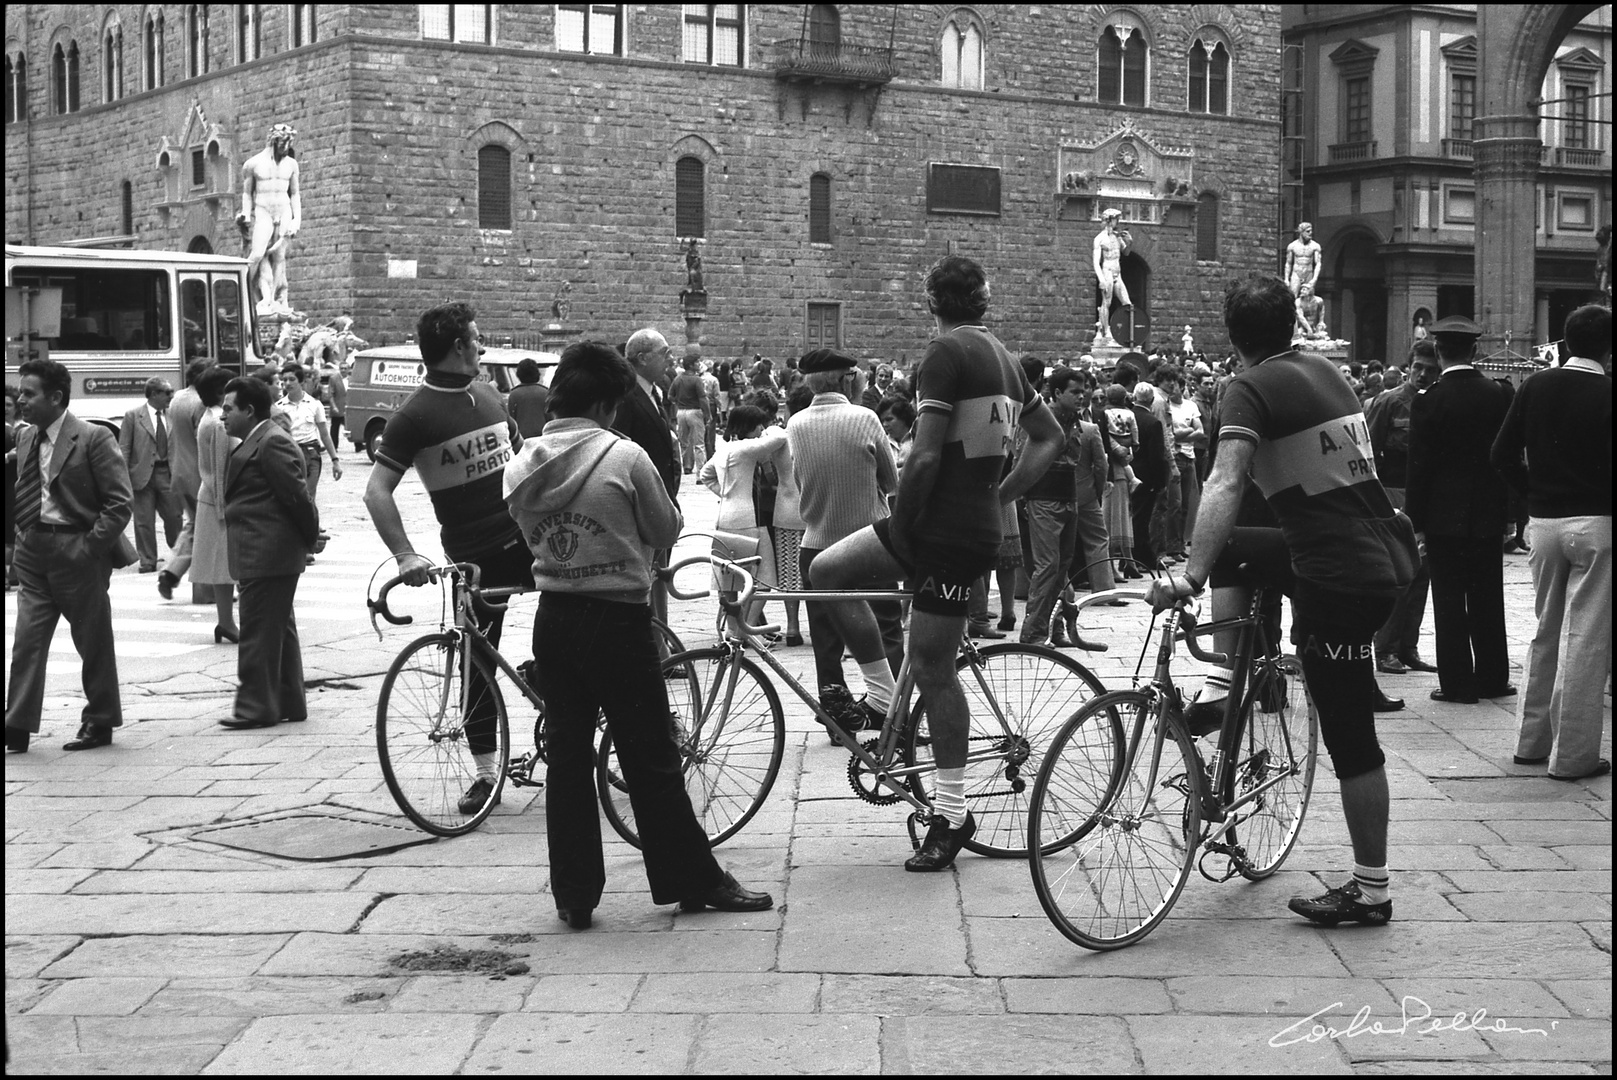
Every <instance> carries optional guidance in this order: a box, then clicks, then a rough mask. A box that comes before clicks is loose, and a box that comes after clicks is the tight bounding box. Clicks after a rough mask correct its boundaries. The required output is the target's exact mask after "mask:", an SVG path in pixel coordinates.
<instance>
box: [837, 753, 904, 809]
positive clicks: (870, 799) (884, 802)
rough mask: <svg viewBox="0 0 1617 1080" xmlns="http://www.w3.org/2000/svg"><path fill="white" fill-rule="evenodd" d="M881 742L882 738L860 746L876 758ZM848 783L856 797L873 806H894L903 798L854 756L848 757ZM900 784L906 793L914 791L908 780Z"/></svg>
mask: <svg viewBox="0 0 1617 1080" xmlns="http://www.w3.org/2000/svg"><path fill="white" fill-rule="evenodd" d="M880 742H881V740H880V738H874V739H866V740H865V741H864V742H862V743H860V744H859V746H860V748H861V749H862V750H864V752H865V753H867V754H869V755H870V756H871V757H876V748H877V746H878V744H879V743H880ZM848 783H849V785H850V786H852V788H853V793H854V794H855V795H857V796H859V797H860V798H861V799H863V800H865V802H867V803H870V804H871V805H872V806H892V805H893V804H894V803H896V802H898V801H899V800H900V798H901V796H900V795H899V794H898V793H897V792H896V791H894V790H893V789H892V788H890V787H888V786H887V785H886V784H883V783H881V782H880V781H878V780H877V779H876V777H875V775H874V774H873V773H871V772H870V770H869V769H867V768H866V767H865V763H864V762H863V761H861V760H860V759H859V758H857V757H855V756H853V755H852V754H850V755H848ZM899 783H901V784H902V785H903V787H904V790H905V791H912V790H913V789H911V787H910V784H909V781H908V780H902V781H899Z"/></svg>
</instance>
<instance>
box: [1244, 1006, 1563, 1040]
mask: <svg viewBox="0 0 1617 1080" xmlns="http://www.w3.org/2000/svg"><path fill="white" fill-rule="evenodd" d="M1341 1007H1342V1003H1341V1002H1340V1001H1337V1002H1332V1003H1331V1004H1329V1005H1327V1006H1325V1007H1324V1008H1323V1009H1319V1010H1317V1011H1315V1012H1312V1013H1310V1014H1309V1015H1307V1016H1305V1017H1303V1018H1302V1019H1301V1020H1299V1021H1297V1022H1296V1023H1295V1024H1292V1025H1291V1026H1290V1027H1287V1028H1284V1029H1282V1030H1280V1031H1278V1032H1276V1033H1275V1034H1274V1035H1273V1036H1272V1037H1270V1039H1269V1045H1270V1046H1273V1047H1277V1048H1278V1047H1282V1046H1291V1045H1292V1044H1294V1043H1315V1042H1319V1041H1320V1040H1322V1039H1353V1038H1357V1037H1358V1036H1360V1035H1436V1034H1438V1033H1440V1032H1444V1031H1482V1032H1488V1033H1490V1034H1496V1035H1542V1036H1544V1037H1545V1038H1549V1034H1550V1033H1549V1032H1548V1031H1545V1030H1544V1029H1543V1028H1520V1027H1516V1026H1515V1025H1513V1024H1507V1023H1506V1022H1505V1021H1504V1020H1501V1019H1498V1018H1497V1017H1496V1018H1494V1019H1491V1020H1490V1019H1489V1018H1488V1010H1487V1009H1478V1010H1477V1011H1476V1012H1474V1013H1465V1012H1457V1013H1455V1014H1454V1015H1453V1016H1433V1015H1432V1007H1431V1006H1430V1005H1428V1004H1426V1002H1424V1001H1422V1000H1421V999H1420V998H1418V997H1415V996H1414V995H1412V994H1406V995H1404V998H1403V1001H1402V1002H1400V1007H1399V1011H1400V1014H1401V1015H1400V1016H1399V1019H1398V1020H1397V1021H1395V1022H1391V1023H1383V1022H1382V1021H1380V1020H1371V1019H1370V1006H1368V1005H1366V1006H1364V1008H1362V1009H1360V1010H1359V1011H1358V1012H1356V1013H1354V1014H1353V1019H1352V1020H1350V1021H1348V1025H1347V1027H1345V1028H1339V1027H1334V1026H1332V1025H1331V1024H1328V1023H1324V1022H1321V1021H1320V1019H1319V1018H1320V1017H1321V1016H1323V1015H1325V1014H1326V1013H1329V1012H1335V1011H1336V1010H1337V1009H1340V1008H1341ZM1555 1026H1556V1022H1555V1021H1553V1020H1552V1021H1551V1022H1550V1027H1552V1028H1553V1027H1555Z"/></svg>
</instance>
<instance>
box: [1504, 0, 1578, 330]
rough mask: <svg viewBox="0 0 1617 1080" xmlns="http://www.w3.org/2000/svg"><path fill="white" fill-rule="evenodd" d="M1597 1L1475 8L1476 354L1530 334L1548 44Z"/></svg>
mask: <svg viewBox="0 0 1617 1080" xmlns="http://www.w3.org/2000/svg"><path fill="white" fill-rule="evenodd" d="M1599 6H1600V5H1598V4H1479V5H1477V76H1478V78H1477V114H1478V115H1477V118H1476V122H1475V127H1474V129H1473V130H1474V132H1475V134H1474V136H1473V139H1474V142H1473V147H1474V155H1475V162H1476V182H1477V224H1476V282H1477V284H1476V298H1477V313H1476V317H1477V321H1478V322H1480V323H1481V324H1482V328H1483V331H1484V337H1483V339H1482V349H1483V351H1485V352H1486V351H1490V350H1492V349H1495V348H1498V347H1499V346H1500V345H1501V344H1502V343H1503V341H1504V337H1505V334H1506V333H1507V332H1508V333H1509V334H1510V336H1511V340H1512V341H1513V342H1514V343H1516V347H1517V349H1518V351H1524V350H1525V348H1526V347H1527V346H1528V345H1529V344H1531V342H1532V339H1533V314H1534V281H1535V275H1536V267H1535V255H1536V252H1537V239H1538V231H1537V227H1536V211H1537V207H1536V205H1535V204H1536V200H1537V197H1538V193H1537V184H1538V166H1539V158H1540V154H1541V152H1542V143H1541V142H1540V141H1539V135H1538V132H1539V114H1538V108H1537V105H1536V99H1537V98H1538V95H1539V89H1540V87H1541V86H1542V85H1543V82H1544V75H1545V73H1546V72H1547V71H1549V67H1550V62H1551V61H1552V60H1553V59H1554V58H1555V50H1556V48H1557V47H1558V46H1559V45H1560V43H1561V41H1562V39H1564V38H1565V37H1566V35H1567V34H1568V32H1570V31H1571V30H1572V28H1573V27H1574V26H1576V25H1577V24H1578V22H1579V21H1580V20H1582V19H1583V18H1584V17H1585V16H1587V15H1588V14H1589V13H1590V12H1592V11H1594V10H1596V9H1597V8H1598V7H1599Z"/></svg>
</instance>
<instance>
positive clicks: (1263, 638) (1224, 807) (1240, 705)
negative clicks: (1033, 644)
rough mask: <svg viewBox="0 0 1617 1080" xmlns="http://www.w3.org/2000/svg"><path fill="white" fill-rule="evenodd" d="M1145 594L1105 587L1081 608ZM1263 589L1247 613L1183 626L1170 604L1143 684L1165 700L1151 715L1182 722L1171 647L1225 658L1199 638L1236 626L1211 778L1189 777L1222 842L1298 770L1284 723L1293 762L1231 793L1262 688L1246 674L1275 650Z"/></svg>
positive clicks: (1139, 734) (1135, 739) (1156, 749)
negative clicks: (1179, 644) (1251, 807)
mask: <svg viewBox="0 0 1617 1080" xmlns="http://www.w3.org/2000/svg"><path fill="white" fill-rule="evenodd" d="M1119 597H1122V598H1130V597H1133V598H1140V599H1143V598H1144V594H1143V593H1141V592H1139V591H1137V590H1120V589H1113V590H1109V591H1107V592H1104V593H1096V594H1093V595H1092V596H1089V597H1086V598H1085V599H1084V600H1083V601H1081V602H1080V603H1079V608H1080V609H1082V608H1083V607H1086V606H1088V605H1090V604H1093V603H1101V602H1103V601H1105V600H1109V599H1115V598H1119ZM1263 599H1264V590H1263V589H1262V588H1258V589H1254V590H1253V593H1252V601H1251V604H1250V605H1249V607H1248V610H1247V613H1246V614H1244V615H1238V616H1235V617H1233V618H1228V619H1220V620H1217V621H1216V622H1211V623H1206V624H1202V625H1194V624H1193V625H1190V626H1182V624H1183V623H1184V621H1185V619H1184V616H1185V615H1186V612H1185V611H1184V610H1183V608H1181V607H1174V608H1172V609H1170V610H1169V611H1168V612H1167V614H1166V615H1165V617H1164V619H1163V625H1162V630H1161V634H1160V637H1159V639H1158V646H1157V660H1156V669H1155V671H1154V672H1153V674H1152V677H1151V678H1150V679H1149V680H1148V681H1147V682H1146V683H1145V685H1144V686H1143V687H1142V689H1143V690H1144V691H1145V692H1146V693H1147V694H1149V695H1152V696H1153V697H1154V699H1155V700H1157V701H1160V702H1162V703H1163V704H1164V705H1165V708H1163V709H1161V711H1160V713H1159V711H1158V710H1157V709H1155V708H1153V709H1152V710H1151V711H1152V714H1153V715H1161V716H1162V718H1163V721H1164V722H1167V723H1173V722H1178V723H1180V724H1183V723H1184V721H1183V713H1182V706H1181V703H1180V695H1179V692H1178V689H1177V688H1176V687H1175V686H1174V682H1173V652H1174V643H1175V642H1176V641H1179V640H1183V641H1184V642H1185V645H1186V649H1187V651H1189V652H1190V654H1191V655H1192V656H1194V657H1195V658H1196V659H1198V660H1202V661H1204V662H1208V663H1215V664H1221V663H1224V662H1227V660H1228V658H1227V657H1225V656H1224V655H1222V654H1219V653H1210V652H1205V651H1203V650H1201V649H1200V648H1198V647H1197V646H1196V644H1195V639H1196V638H1197V637H1201V636H1204V635H1209V634H1218V633H1222V632H1225V631H1229V630H1235V631H1238V633H1239V636H1238V637H1237V639H1236V640H1237V643H1236V648H1235V666H1234V670H1233V672H1232V673H1231V679H1230V692H1229V697H1228V699H1227V701H1226V703H1225V706H1224V723H1223V726H1222V727H1221V729H1220V732H1219V738H1218V745H1217V747H1216V748H1215V749H1214V751H1213V758H1212V763H1211V766H1210V767H1209V768H1208V770H1207V774H1208V779H1210V781H1211V782H1210V783H1209V782H1207V781H1206V780H1204V778H1202V777H1190V778H1188V779H1189V782H1190V783H1191V784H1192V785H1194V794H1195V796H1196V798H1197V799H1198V801H1199V802H1200V804H1201V814H1202V820H1203V821H1206V822H1208V823H1210V824H1215V825H1216V826H1217V827H1216V828H1214V829H1213V830H1212V831H1211V832H1210V833H1208V835H1207V836H1206V837H1205V838H1203V840H1202V843H1203V844H1216V843H1219V842H1220V841H1221V840H1222V838H1223V837H1224V835H1225V834H1226V833H1227V832H1228V831H1229V830H1230V829H1231V828H1233V827H1234V826H1236V825H1238V824H1240V823H1241V821H1243V820H1244V818H1242V817H1241V816H1239V815H1238V814H1237V811H1239V810H1240V809H1242V808H1243V807H1245V806H1247V805H1248V804H1249V803H1252V802H1254V801H1255V800H1257V799H1258V798H1259V797H1260V796H1262V795H1263V794H1264V793H1265V792H1267V791H1268V790H1269V789H1270V788H1272V787H1275V786H1277V785H1279V784H1281V783H1283V782H1284V781H1286V780H1287V779H1288V778H1290V777H1291V776H1294V775H1296V771H1297V770H1296V764H1295V762H1296V755H1295V752H1294V751H1293V749H1292V746H1291V733H1290V732H1289V731H1287V730H1285V729H1284V728H1282V730H1281V734H1282V738H1283V739H1284V741H1285V753H1286V758H1287V760H1288V761H1289V762H1291V763H1292V765H1291V768H1290V769H1289V770H1288V771H1287V772H1284V773H1281V774H1280V775H1277V776H1274V777H1272V778H1270V779H1269V780H1266V781H1264V782H1263V783H1261V784H1259V785H1258V786H1257V787H1254V788H1252V789H1251V790H1250V791H1247V792H1245V793H1244V794H1242V795H1241V796H1240V797H1239V798H1233V797H1232V796H1233V793H1234V791H1235V780H1236V773H1235V770H1236V766H1237V764H1238V763H1239V762H1240V760H1241V754H1240V750H1241V741H1242V739H1244V738H1245V737H1246V726H1247V725H1246V723H1245V722H1244V718H1245V717H1246V716H1247V715H1248V707H1249V705H1250V704H1251V702H1252V699H1253V698H1254V697H1255V696H1256V695H1257V693H1258V692H1259V688H1258V687H1256V686H1255V685H1253V684H1252V683H1251V682H1250V681H1249V680H1248V674H1249V672H1250V670H1251V668H1252V665H1253V664H1254V662H1257V661H1259V660H1261V659H1266V658H1268V657H1270V656H1271V650H1270V643H1269V640H1268V632H1267V629H1266V627H1265V624H1264V619H1263ZM1144 725H1145V717H1144V716H1143V715H1142V716H1140V717H1137V718H1136V721H1135V730H1134V731H1133V732H1131V733H1130V735H1129V739H1128V743H1127V746H1128V756H1127V758H1126V760H1125V762H1124V766H1125V771H1127V770H1129V769H1132V768H1133V766H1134V764H1135V762H1136V761H1137V760H1138V755H1139V751H1140V745H1141V742H1142V741H1143V737H1144V734H1145V731H1144ZM1189 742H1190V745H1191V747H1192V749H1193V750H1195V752H1196V754H1197V757H1198V760H1199V759H1200V754H1201V752H1200V750H1199V749H1197V748H1196V743H1195V740H1194V739H1192V740H1189ZM1161 746H1162V739H1161V737H1160V735H1159V737H1158V738H1157V739H1156V740H1154V743H1153V760H1152V764H1151V771H1150V773H1149V775H1148V781H1149V782H1148V785H1147V786H1148V790H1154V789H1155V787H1156V782H1157V765H1158V764H1159V763H1160V761H1161Z"/></svg>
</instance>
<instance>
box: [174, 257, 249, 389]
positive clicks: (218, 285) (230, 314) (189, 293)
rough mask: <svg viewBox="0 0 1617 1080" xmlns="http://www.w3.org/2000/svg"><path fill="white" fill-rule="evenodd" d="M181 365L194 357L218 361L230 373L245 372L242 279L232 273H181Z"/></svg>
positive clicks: (189, 362) (182, 366) (188, 362)
mask: <svg viewBox="0 0 1617 1080" xmlns="http://www.w3.org/2000/svg"><path fill="white" fill-rule="evenodd" d="M180 332H181V337H182V340H183V350H182V354H181V368H182V370H183V368H185V367H188V366H189V365H190V364H191V361H193V360H200V359H210V360H217V362H218V364H219V366H220V367H222V368H225V369H226V370H227V371H229V372H230V373H231V374H233V375H242V374H245V373H246V372H245V369H244V366H243V361H244V359H245V358H244V356H243V355H242V343H243V342H244V341H245V340H246V337H245V334H244V328H243V327H242V304H241V279H240V277H239V276H238V275H237V274H235V273H231V272H220V271H209V272H205V273H204V272H186V273H182V274H180Z"/></svg>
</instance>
